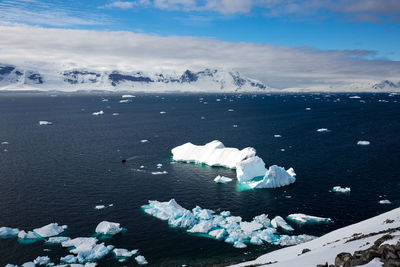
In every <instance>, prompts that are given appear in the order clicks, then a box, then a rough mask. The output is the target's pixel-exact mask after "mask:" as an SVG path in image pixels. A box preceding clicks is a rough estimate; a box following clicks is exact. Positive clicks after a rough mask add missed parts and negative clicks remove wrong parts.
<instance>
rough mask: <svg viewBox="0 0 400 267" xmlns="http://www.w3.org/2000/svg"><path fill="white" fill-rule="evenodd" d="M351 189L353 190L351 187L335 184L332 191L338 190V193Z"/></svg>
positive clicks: (347, 191)
mask: <svg viewBox="0 0 400 267" xmlns="http://www.w3.org/2000/svg"><path fill="white" fill-rule="evenodd" d="M350 191H351V189H350V187H340V186H335V187H333V188H332V192H337V193H350Z"/></svg>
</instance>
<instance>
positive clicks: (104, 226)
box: [96, 221, 122, 235]
mask: <svg viewBox="0 0 400 267" xmlns="http://www.w3.org/2000/svg"><path fill="white" fill-rule="evenodd" d="M119 226H120V224H119V223H114V222H108V221H102V222H101V223H99V224H98V225H97V227H96V233H98V234H103V235H116V234H118V233H119V232H121V231H122V228H121V227H119Z"/></svg>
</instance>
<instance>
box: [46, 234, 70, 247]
mask: <svg viewBox="0 0 400 267" xmlns="http://www.w3.org/2000/svg"><path fill="white" fill-rule="evenodd" d="M69 240H71V238H70V237H66V236H55V237H50V238H49V239H47V240H46V244H48V245H57V244H61V243H62V242H66V241H69Z"/></svg>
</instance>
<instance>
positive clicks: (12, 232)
mask: <svg viewBox="0 0 400 267" xmlns="http://www.w3.org/2000/svg"><path fill="white" fill-rule="evenodd" d="M18 233H19V229H18V228H10V227H0V238H11V237H16V236H18Z"/></svg>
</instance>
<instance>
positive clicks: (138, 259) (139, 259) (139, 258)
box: [135, 255, 148, 265]
mask: <svg viewBox="0 0 400 267" xmlns="http://www.w3.org/2000/svg"><path fill="white" fill-rule="evenodd" d="M135 260H136V262H137V263H138V264H139V265H145V264H147V263H148V262H147V260H146V259H145V257H143V256H142V255H139V256H137V257H135Z"/></svg>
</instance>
